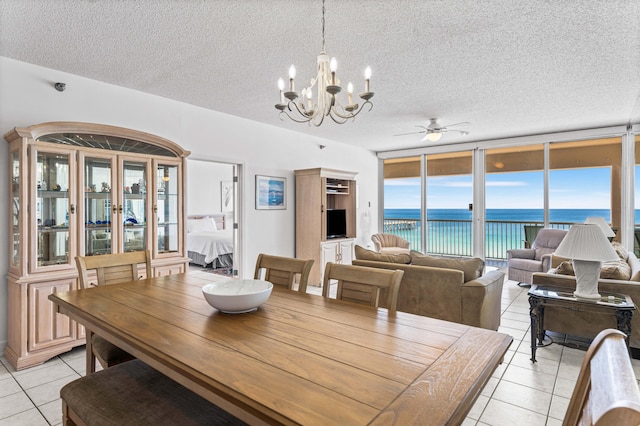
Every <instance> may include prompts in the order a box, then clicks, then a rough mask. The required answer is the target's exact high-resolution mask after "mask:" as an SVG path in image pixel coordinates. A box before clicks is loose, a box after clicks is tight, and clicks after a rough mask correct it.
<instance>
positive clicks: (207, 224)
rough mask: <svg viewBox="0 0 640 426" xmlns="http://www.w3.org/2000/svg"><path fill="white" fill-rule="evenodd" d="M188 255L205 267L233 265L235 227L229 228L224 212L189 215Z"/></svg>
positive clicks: (193, 261)
mask: <svg viewBox="0 0 640 426" xmlns="http://www.w3.org/2000/svg"><path fill="white" fill-rule="evenodd" d="M187 256H188V257H189V259H190V263H193V264H196V265H200V266H203V267H208V266H211V267H212V268H215V269H217V268H224V267H231V266H233V229H231V228H229V229H228V228H227V225H226V219H225V215H224V213H215V214H211V215H194V216H188V217H187Z"/></svg>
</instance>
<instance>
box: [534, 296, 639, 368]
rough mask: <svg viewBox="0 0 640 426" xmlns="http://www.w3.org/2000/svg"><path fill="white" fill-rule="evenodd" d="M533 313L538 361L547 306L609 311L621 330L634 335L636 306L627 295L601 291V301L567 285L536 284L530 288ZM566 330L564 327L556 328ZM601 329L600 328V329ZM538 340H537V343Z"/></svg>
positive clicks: (573, 309)
mask: <svg viewBox="0 0 640 426" xmlns="http://www.w3.org/2000/svg"><path fill="white" fill-rule="evenodd" d="M528 294H529V316H530V318H531V361H533V362H536V349H537V347H538V345H542V341H543V339H544V334H545V330H544V308H545V306H554V307H558V308H564V309H568V310H571V311H584V312H597V313H603V312H604V313H608V314H611V315H614V316H615V318H616V323H617V327H618V330H620V331H622V332H623V333H624V334H626V335H627V339H626V341H627V347H629V335H630V334H631V318H632V317H633V311H634V310H635V309H636V306H635V304H634V303H633V301H632V300H631V297H629V296H627V295H626V294H620V293H608V292H602V291H601V292H600V295H601V296H602V297H601V298H600V300H596V301H588V300H582V299H578V298H576V297H575V296H574V295H573V292H572V291H571V290H570V289H567V288H559V287H553V286H540V285H532V286H531V289H530V290H529V293H528ZM554 331H558V332H562V330H554ZM598 331H600V330H598ZM536 340H537V342H536Z"/></svg>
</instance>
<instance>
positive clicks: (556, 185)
mask: <svg viewBox="0 0 640 426" xmlns="http://www.w3.org/2000/svg"><path fill="white" fill-rule="evenodd" d="M621 167H622V138H620V137H617V138H607V139H594V140H582V141H571V142H558V143H551V144H549V223H550V225H551V226H552V227H554V228H565V229H568V228H569V227H570V226H571V224H573V223H576V222H584V220H585V219H586V218H587V217H589V216H601V217H604V219H605V220H606V221H607V223H609V224H611V226H612V228H614V230H617V229H620V224H621V196H622V191H621V182H622V181H621ZM616 238H619V237H618V236H617V237H616Z"/></svg>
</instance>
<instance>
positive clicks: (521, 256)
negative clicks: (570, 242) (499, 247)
mask: <svg viewBox="0 0 640 426" xmlns="http://www.w3.org/2000/svg"><path fill="white" fill-rule="evenodd" d="M566 234H567V231H566V230H565V229H551V228H543V229H541V230H540V231H539V232H538V235H537V236H536V239H535V240H534V241H533V244H531V248H524V249H513V250H507V261H508V264H509V276H508V278H509V279H510V280H513V281H518V282H519V283H523V284H531V282H532V276H533V273H534V272H547V271H548V270H549V269H550V268H551V254H552V253H553V252H554V251H555V249H556V248H558V246H559V245H560V242H561V241H562V239H563V238H564V236H565V235H566Z"/></svg>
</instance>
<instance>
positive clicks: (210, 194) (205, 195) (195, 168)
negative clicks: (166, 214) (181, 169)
mask: <svg viewBox="0 0 640 426" xmlns="http://www.w3.org/2000/svg"><path fill="white" fill-rule="evenodd" d="M232 180H233V166H232V165H230V164H223V163H216V162H211V161H201V160H195V159H191V158H188V159H187V195H186V196H187V214H188V215H197V214H211V213H220V212H221V211H222V198H221V196H220V188H221V186H220V182H223V181H226V182H231V181H232ZM227 217H228V218H232V217H233V212H229V213H227Z"/></svg>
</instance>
